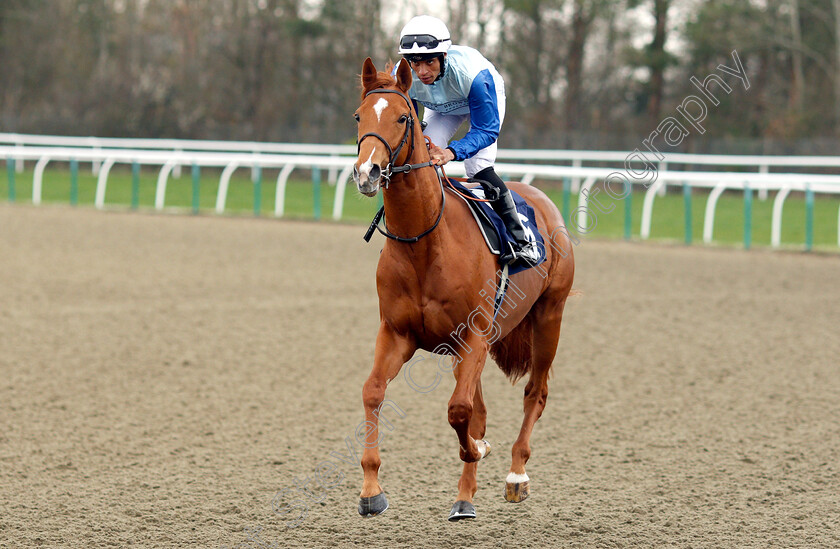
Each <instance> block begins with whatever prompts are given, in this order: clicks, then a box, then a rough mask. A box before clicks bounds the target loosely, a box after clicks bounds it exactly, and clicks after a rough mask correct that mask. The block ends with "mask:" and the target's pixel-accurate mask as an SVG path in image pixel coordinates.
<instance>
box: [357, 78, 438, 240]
mask: <svg viewBox="0 0 840 549" xmlns="http://www.w3.org/2000/svg"><path fill="white" fill-rule="evenodd" d="M372 93H395V94H397V95H399V96H400V97H402V98H403V100H404V101H405V104H406V105H407V106H408V120H407V121H406V125H405V133H403V138H402V141H400V144H399V146H397V148H396V150H393V149H392V148H391V145H390V144H389V143H388V141H386V140H385V138H384V137H382V136H381V135H379V134H378V133H376V132H368V133H366V134H364V135H363V136H361V137H360V138H359V140H358V142H357V145H356V155H357V156H358V154H359V151H360V150H361V148H362V141H364V140H365V138H366V137H375V138H376V139H378V140H379V141H381V142H382V144H383V145H385V149H386V150H387V151H388V165H387V166H385V169H384V170H383V173H382V176H381V177H382V178H383V179H384V180H385V188H386V189H387V188H388V185H389V184H390V183H391V176H392V175H393V174H395V173H408V172H410V171H411V170H414V169H417V168H426V167H429V166H433V164H432V161H431V160H429V161H428V162H420V163H419V164H409V163H408V160H409V159H410V158H411V155H412V154H414V140H412V141H411V144H410V145H409V149H408V155H407V156H406V157H405V159H406V163H405V164H402V165H400V166H394V164H395V163H396V162H397V157H398V156H399V155H400V151H402V149H403V147H404V146H405V144H406V143H407V142H408V140H409V137H410V136H411V135H412V130H413V129H414V114H413V113H414V109H412V107H411V102H410V101H409V100H408V97H406V96H405V94H403V93H402V92H399V91H397V90H387V89H377V90H371V91H369V92H367V93H366V94H365V97H367V96H368V95H370V94H372ZM435 173H436V174H437V178H438V183H439V184H440V196H441V200H440V213H439V214H438V217H437V220H436V221H435V222H434V224H433V225H432V226H431V227H429V228H428V229H426V230H425V231H423V232H422V233H420V234H419V235H417V236H413V237H411V238H405V237H402V236H397V235H395V234H393V233H391V232H390V231H388V226H387V225H386V226H385V229H384V230H383V229H382V228H381V227H380V226H379V222H380V220H381V219H382V217H383V216H384V214H385V206H382V207H381V208H379V211H378V212H376V215H375V216H374V217H373V221H372V222H371V224H370V228H368V230H367V233H365V237H364V238H365V241H366V242H370V237H371V235H372V234H373V230H374V228H376V230H378V231H379V232H380V233H382V234H383V235H384V236H386V237H388V238H390V239H392V240H396V241H398V242H407V243H414V242H417V241H418V240H420V239H421V238H423V237H424V236H426V235H427V234H429V233H430V232H432V231H433V230H435V227H437V226H438V224H439V223H440V220H441V219H442V218H443V208H444V207H445V206H446V191H444V189H443V181H442V180H441V178H440V172H438V170H435Z"/></svg>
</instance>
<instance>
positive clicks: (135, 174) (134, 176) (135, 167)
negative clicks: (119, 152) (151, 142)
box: [131, 161, 140, 210]
mask: <svg viewBox="0 0 840 549" xmlns="http://www.w3.org/2000/svg"><path fill="white" fill-rule="evenodd" d="M139 207H140V164H139V163H137V162H136V161H135V162H132V163H131V209H132V210H136V209H138V208H139Z"/></svg>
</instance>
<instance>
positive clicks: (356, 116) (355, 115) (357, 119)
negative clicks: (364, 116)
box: [353, 113, 359, 122]
mask: <svg viewBox="0 0 840 549" xmlns="http://www.w3.org/2000/svg"><path fill="white" fill-rule="evenodd" d="M353 118H355V119H356V122H358V121H359V113H353Z"/></svg>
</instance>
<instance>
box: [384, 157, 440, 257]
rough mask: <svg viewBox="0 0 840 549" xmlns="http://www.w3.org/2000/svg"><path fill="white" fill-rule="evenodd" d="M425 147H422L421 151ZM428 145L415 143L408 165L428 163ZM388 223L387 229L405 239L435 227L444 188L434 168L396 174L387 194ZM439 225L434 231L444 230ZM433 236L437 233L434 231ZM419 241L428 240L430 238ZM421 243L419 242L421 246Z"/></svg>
mask: <svg viewBox="0 0 840 549" xmlns="http://www.w3.org/2000/svg"><path fill="white" fill-rule="evenodd" d="M420 147H422V148H420ZM425 151H426V145H425V142H423V141H420V144H419V145H418V143H417V141H415V144H414V154H412V158H410V159H409V160H408V163H411V164H415V163H420V162H426V161H428V155H427V154H425ZM383 192H384V204H385V221H386V223H387V225H388V230H389V231H390V232H392V233H394V234H396V235H399V236H402V237H408V238H410V237H414V236H417V235H419V234H421V233H422V232H423V231H426V230H427V229H429V228H430V227H432V226H433V225H434V224H435V221H437V218H438V216H439V215H440V213H441V193H442V192H443V189H442V188H441V185H440V182H439V181H438V177H437V172H436V170H435V169H434V168H431V167H429V168H419V169H415V170H411V171H410V172H408V173H404V174H399V175H395V176H394V177H393V178H392V180H391V183H390V185H389V188H388V189H385V190H384V191H383ZM441 229H442V227H441V226H438V227H437V228H436V229H435V231H439V230H441ZM435 231H433V232H432V234H434V232H435ZM432 234H430V235H428V236H427V237H425V238H423V239H421V240H420V241H419V242H423V241H424V240H428V238H429V236H432ZM419 242H418V243H419Z"/></svg>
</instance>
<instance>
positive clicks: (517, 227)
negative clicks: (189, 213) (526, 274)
mask: <svg viewBox="0 0 840 549" xmlns="http://www.w3.org/2000/svg"><path fill="white" fill-rule="evenodd" d="M473 179H477V180H480V181H486V182H487V183H489V184H490V185H492V186H493V187H495V188H496V190H497V191H498V195H499V196H498V198H496V199H495V200H493V202H491V203H490V205H491V206H492V207H493V209H494V210H495V211H496V213H497V214H499V217H501V218H502V222H503V223H504V224H505V228H506V229H507V231H508V233H510V235H511V236H512V237H513V239H514V240H515V241H516V242H515V246H516V249H515V250H513V253H510V252H508V253H505V254H502V257H501V258H500V260H501V262H502V263H510V262H512V261H515V260H517V259H520V258H521V259H524V260H526V261H527V262H528V263H531V264H535V263H536V262H537V261H539V259H540V251H539V248H538V247H537V245H536V242H535V241H534V240H531V239H529V238H528V237H527V236H526V233H525V228H524V227H523V226H522V221H521V220H520V219H519V213H518V212H517V211H516V204H515V203H514V202H513V195H511V194H510V190H509V189H508V188H507V185H505V182H504V181H502V178H501V177H499V176H498V175H497V174H496V171H495V170H494V169H493V168H492V167H490V168H484V169H483V170H481V171H480V172H478V173H477V174H475V175H474V176H473Z"/></svg>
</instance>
